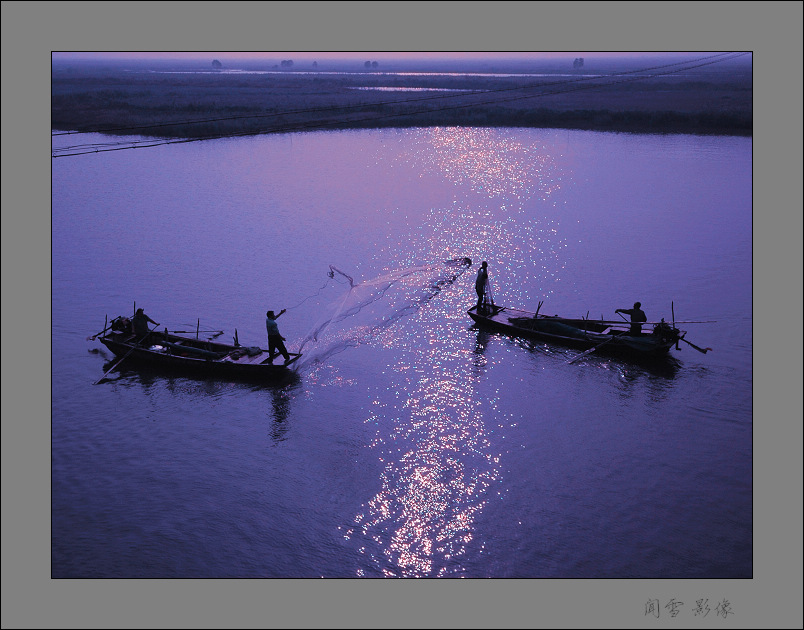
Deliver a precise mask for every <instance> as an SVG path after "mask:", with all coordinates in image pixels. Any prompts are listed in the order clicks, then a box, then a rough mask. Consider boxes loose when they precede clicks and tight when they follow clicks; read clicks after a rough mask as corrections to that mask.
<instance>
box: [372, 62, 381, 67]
mask: <svg viewBox="0 0 804 630" xmlns="http://www.w3.org/2000/svg"><path fill="white" fill-rule="evenodd" d="M379 65H380V64H379V63H377V62H376V61H372V62H371V67H372V68H376V67H377V66H379Z"/></svg>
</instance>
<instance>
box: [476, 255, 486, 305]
mask: <svg viewBox="0 0 804 630" xmlns="http://www.w3.org/2000/svg"><path fill="white" fill-rule="evenodd" d="M488 266H489V264H488V263H487V262H486V261H485V260H484V261H483V262H482V263H481V264H480V269H478V271H477V280H475V291H476V292H477V310H478V311H480V309H481V307H482V306H483V302H484V301H485V296H486V289H487V288H488V284H489V271H488Z"/></svg>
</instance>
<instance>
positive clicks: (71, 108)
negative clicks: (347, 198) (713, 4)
mask: <svg viewBox="0 0 804 630" xmlns="http://www.w3.org/2000/svg"><path fill="white" fill-rule="evenodd" d="M51 84H52V89H51V129H52V130H54V131H99V132H102V133H109V134H114V135H143V136H152V137H159V138H205V137H220V136H227V135H237V134H243V135H247V134H258V133H288V132H298V131H317V130H334V129H374V128H389V127H399V128H405V127H432V126H473V127H532V128H533V127H543V128H563V129H581V130H596V131H618V132H634V133H688V134H717V135H737V136H750V135H752V129H753V109H752V103H753V94H752V81H751V73H750V68H749V69H748V71H747V72H745V71H744V72H734V71H731V72H721V73H718V72H708V73H701V74H700V75H696V76H692V77H691V76H684V77H680V76H679V77H676V76H666V77H661V78H651V79H646V80H641V81H628V82H617V81H611V80H608V81H607V80H606V79H605V77H602V78H600V77H596V76H595V75H583V74H581V73H577V74H576V75H575V76H568V75H567V74H558V73H556V74H555V75H554V76H549V75H548V76H539V77H538V78H534V77H533V76H517V75H512V76H484V75H478V74H473V75H470V74H459V73H455V74H449V73H444V74H437V73H433V74H426V73H422V74H405V73H400V74H394V73H388V74H384V73H360V72H353V73H324V72H309V73H304V72H293V73H282V72H270V73H254V74H250V73H243V74H231V73H225V72H221V73H216V72H165V71H159V72H154V71H150V72H146V71H139V72H131V71H124V70H122V69H119V68H108V67H94V66H78V67H77V66H75V65H74V64H73V65H70V64H68V65H65V66H54V67H53V72H52V81H51Z"/></svg>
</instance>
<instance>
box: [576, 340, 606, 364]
mask: <svg viewBox="0 0 804 630" xmlns="http://www.w3.org/2000/svg"><path fill="white" fill-rule="evenodd" d="M613 339H614V335H612V336H611V337H609V338H608V339H606V341H604V342H603V343H599V344H597V345H596V346H595V347H594V348H589V350H587V351H586V352H582V353H581V354H579V355H578V356H577V357H575V358H574V359H572V361H567V365H569V364H570V363H575V362H576V361H577V360H578V359H582V358H583V357H585V356H586V355H587V354H591V353H592V352H594V351H595V350H597V349H598V348H599V347H601V346H605V345H606V344H607V343H608V342H609V341H612V340H613Z"/></svg>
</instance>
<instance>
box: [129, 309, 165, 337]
mask: <svg viewBox="0 0 804 630" xmlns="http://www.w3.org/2000/svg"><path fill="white" fill-rule="evenodd" d="M148 322H150V323H152V324H153V325H154V326H159V324H158V323H156V322H155V321H154V320H152V319H151V318H150V317H148V316H147V315H146V314H145V312H144V311H143V310H142V309H141V308H138V309H137V312H136V313H134V317H132V318H131V327H132V328H133V329H134V335H136V337H137V340H138V341H142V340H143V339H144V338H145V336H146V335H148V334H150V332H151V329H150V328H149V327H148Z"/></svg>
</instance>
